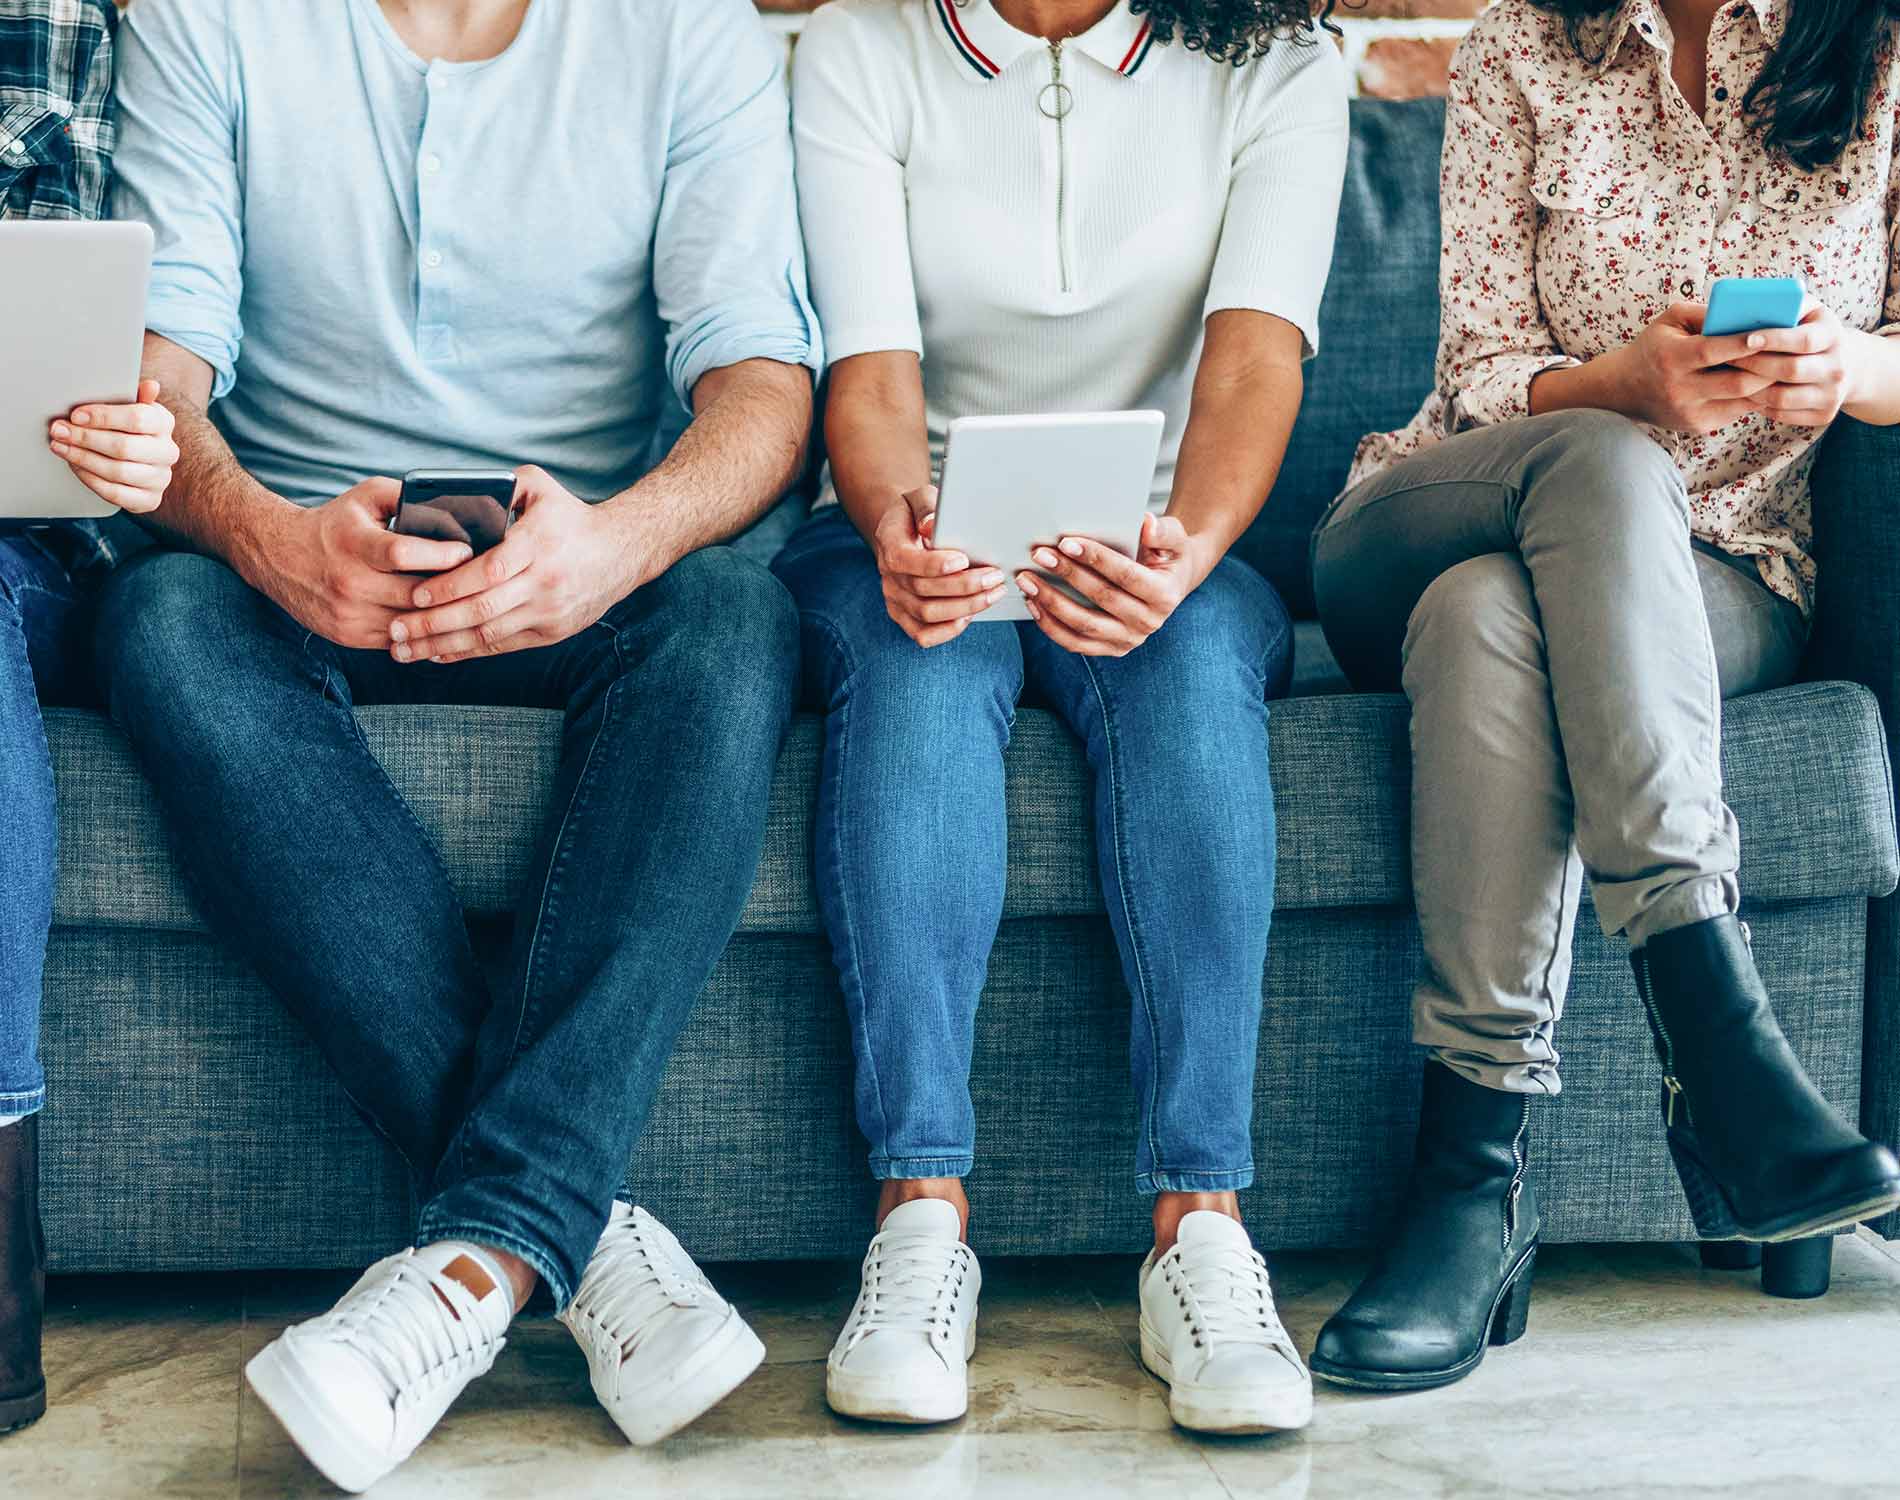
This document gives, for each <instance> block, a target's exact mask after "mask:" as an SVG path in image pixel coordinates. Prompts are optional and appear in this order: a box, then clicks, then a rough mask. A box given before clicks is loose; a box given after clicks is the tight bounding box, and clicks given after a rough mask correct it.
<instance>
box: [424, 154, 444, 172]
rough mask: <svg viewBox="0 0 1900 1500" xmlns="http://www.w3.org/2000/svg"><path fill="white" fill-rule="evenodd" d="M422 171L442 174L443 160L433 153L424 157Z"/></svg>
mask: <svg viewBox="0 0 1900 1500" xmlns="http://www.w3.org/2000/svg"><path fill="white" fill-rule="evenodd" d="M422 170H423V171H425V172H440V171H441V170H442V158H441V157H439V156H436V155H434V154H433V153H432V154H430V155H428V156H425V157H423V158H422Z"/></svg>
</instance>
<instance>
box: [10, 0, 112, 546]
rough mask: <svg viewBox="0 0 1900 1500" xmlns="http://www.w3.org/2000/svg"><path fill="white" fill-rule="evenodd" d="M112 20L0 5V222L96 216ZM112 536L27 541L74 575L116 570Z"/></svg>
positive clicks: (63, 535) (106, 531) (57, 3)
mask: <svg viewBox="0 0 1900 1500" xmlns="http://www.w3.org/2000/svg"><path fill="white" fill-rule="evenodd" d="M118 20H119V13H118V11H117V9H116V8H115V7H114V6H113V4H112V0H0V219H98V218H103V217H104V216H105V212H106V194H107V191H108V189H109V187H110V185H111V180H112V148H113V145H114V143H115V142H116V140H117V138H118V127H117V125H116V123H115V121H114V119H113V114H112V34H113V28H114V27H115V26H117V25H118ZM113 530H114V527H113V526H112V525H111V524H110V523H107V524H97V523H93V522H89V521H88V522H74V523H69V524H66V525H61V526H49V527H34V528H32V529H31V532H30V535H31V536H32V538H33V540H34V541H35V542H37V543H38V544H39V545H41V546H42V547H44V548H46V550H47V551H49V552H50V553H52V555H53V556H54V557H55V558H56V559H57V560H58V561H60V562H61V563H64V564H65V565H66V566H67V567H69V568H71V569H72V570H73V571H74V573H76V574H77V573H82V572H92V571H96V570H100V569H105V568H110V567H111V566H112V565H113V564H114V563H115V562H117V561H118V558H119V556H120V552H121V548H120V547H119V546H117V545H115V543H114V541H113V539H112V532H113ZM123 534H124V533H123V532H122V533H121V535H123Z"/></svg>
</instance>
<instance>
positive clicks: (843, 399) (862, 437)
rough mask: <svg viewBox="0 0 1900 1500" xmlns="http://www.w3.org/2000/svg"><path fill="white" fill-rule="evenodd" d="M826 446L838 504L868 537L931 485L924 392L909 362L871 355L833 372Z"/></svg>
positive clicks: (908, 359)
mask: <svg viewBox="0 0 1900 1500" xmlns="http://www.w3.org/2000/svg"><path fill="white" fill-rule="evenodd" d="M831 381H832V383H831V399H830V400H829V401H828V402H827V403H826V406H825V443H826V447H827V449H828V451H829V452H830V455H831V482H832V485H833V487H834V488H835V489H836V490H837V492H838V503H839V504H840V505H841V506H843V507H844V511H845V514H846V515H848V516H850V517H851V521H852V524H853V525H855V526H856V527H857V528H858V531H859V532H860V533H861V534H862V535H864V536H866V537H870V536H872V535H873V534H875V533H876V531H877V526H878V522H879V521H881V520H882V519H883V518H884V516H885V515H886V514H887V513H888V512H889V511H890V510H891V508H892V507H893V506H897V505H902V504H904V503H905V501H904V497H905V496H906V495H909V494H912V493H914V492H915V491H917V490H921V489H924V488H926V487H927V486H928V485H929V484H930V433H929V428H928V425H927V423H926V421H925V418H924V385H923V377H922V374H921V373H920V370H919V367H918V363H917V359H916V357H915V356H914V355H909V354H870V355H862V356H860V357H858V358H857V359H853V360H847V361H846V362H845V363H843V364H841V365H840V366H838V368H837V369H836V370H834V371H833V372H832V377H831Z"/></svg>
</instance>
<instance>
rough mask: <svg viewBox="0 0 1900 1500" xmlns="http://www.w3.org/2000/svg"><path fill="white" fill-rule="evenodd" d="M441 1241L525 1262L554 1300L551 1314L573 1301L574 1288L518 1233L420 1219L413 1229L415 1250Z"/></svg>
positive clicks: (549, 1261) (551, 1262) (485, 1226)
mask: <svg viewBox="0 0 1900 1500" xmlns="http://www.w3.org/2000/svg"><path fill="white" fill-rule="evenodd" d="M444 1240H462V1241H466V1242H467V1243H469V1244H474V1245H482V1246H485V1247H486V1248H488V1249H490V1250H502V1251H506V1252H507V1253H508V1254H509V1255H512V1256H515V1257H516V1258H517V1259H519V1260H523V1261H526V1262H527V1264H528V1268H529V1269H530V1270H532V1271H533V1272H534V1273H535V1274H536V1275H537V1276H539V1277H540V1278H541V1284H542V1286H544V1287H545V1288H546V1289H547V1293H548V1295H549V1296H550V1297H552V1298H553V1299H554V1311H555V1312H556V1313H560V1312H564V1311H565V1310H566V1308H567V1304H568V1303H569V1302H571V1301H573V1300H574V1290H575V1289H574V1288H573V1287H571V1286H569V1285H568V1281H567V1277H566V1276H565V1275H564V1274H563V1273H562V1272H561V1271H560V1270H558V1269H556V1267H555V1264H554V1262H553V1261H552V1260H550V1259H549V1258H548V1253H547V1251H545V1250H543V1249H541V1248H540V1247H539V1246H537V1245H533V1244H530V1243H529V1242H528V1241H527V1240H525V1239H523V1238H522V1237H521V1236H520V1235H518V1234H512V1233H510V1232H509V1231H508V1230H506V1229H496V1228H494V1227H493V1226H491V1225H488V1224H471V1223H467V1222H461V1223H436V1222H434V1221H433V1220H430V1219H424V1220H423V1221H422V1222H421V1223H420V1224H418V1225H417V1226H416V1248H417V1249H418V1250H420V1249H422V1248H423V1247H424V1246H427V1245H439V1244H441V1243H442V1242H443V1241H444Z"/></svg>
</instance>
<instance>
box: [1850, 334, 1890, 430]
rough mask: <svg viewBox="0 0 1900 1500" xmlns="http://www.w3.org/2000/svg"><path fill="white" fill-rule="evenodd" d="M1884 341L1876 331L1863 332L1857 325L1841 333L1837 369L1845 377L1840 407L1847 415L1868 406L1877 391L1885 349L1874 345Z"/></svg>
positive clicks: (1877, 393)
mask: <svg viewBox="0 0 1900 1500" xmlns="http://www.w3.org/2000/svg"><path fill="white" fill-rule="evenodd" d="M1885 343H1886V340H1884V339H1882V338H1881V337H1880V336H1879V335H1878V334H1872V333H1863V332H1862V331H1861V330H1859V329H1858V328H1850V329H1846V330H1844V331H1843V332H1842V334H1841V368H1842V371H1843V373H1844V374H1845V376H1846V384H1845V386H1844V387H1843V388H1842V392H1841V409H1842V410H1843V411H1845V412H1847V413H1848V414H1849V415H1850V416H1851V415H1852V414H1853V413H1854V412H1855V410H1857V409H1859V408H1862V407H1865V406H1868V405H1871V404H1872V403H1873V402H1874V401H1875V400H1876V398H1877V397H1878V396H1879V394H1880V385H1881V381H1880V378H1879V372H1880V365H1881V358H1882V356H1883V355H1885V354H1886V352H1887V351H1886V349H1885V348H1884V347H1876V346H1884V345H1885Z"/></svg>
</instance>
